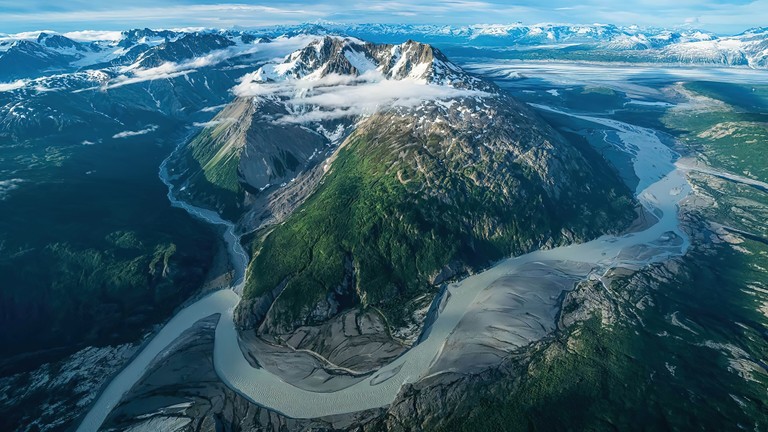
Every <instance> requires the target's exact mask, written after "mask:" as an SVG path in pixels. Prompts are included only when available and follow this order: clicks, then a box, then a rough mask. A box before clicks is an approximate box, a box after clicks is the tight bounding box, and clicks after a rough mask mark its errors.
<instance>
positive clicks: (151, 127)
mask: <svg viewBox="0 0 768 432" xmlns="http://www.w3.org/2000/svg"><path fill="white" fill-rule="evenodd" d="M157 128H158V126H157V125H149V126H147V127H146V128H145V129H141V130H137V131H125V132H120V133H116V134H114V135H112V138H114V139H120V138H129V137H134V136H139V135H146V134H148V133H152V132H154V131H156V130H157Z"/></svg>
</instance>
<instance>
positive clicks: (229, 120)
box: [192, 118, 235, 128]
mask: <svg viewBox="0 0 768 432" xmlns="http://www.w3.org/2000/svg"><path fill="white" fill-rule="evenodd" d="M234 122H235V119H233V118H226V119H218V120H211V121H207V122H194V123H192V125H193V126H195V127H201V128H210V127H214V126H218V125H220V124H222V123H234Z"/></svg>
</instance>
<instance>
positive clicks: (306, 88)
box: [233, 70, 487, 123]
mask: <svg viewBox="0 0 768 432" xmlns="http://www.w3.org/2000/svg"><path fill="white" fill-rule="evenodd" d="M257 74H258V72H257V73H254V74H250V75H247V76H246V77H244V79H243V81H242V82H241V83H240V84H239V85H238V86H237V87H235V88H234V89H233V92H234V93H235V95H237V96H240V97H275V96H277V97H281V98H283V99H286V100H287V103H288V104H289V105H290V106H292V107H294V108H295V113H294V114H292V115H286V116H282V117H280V118H278V119H276V122H277V123H310V122H316V121H322V120H332V119H337V118H342V117H350V116H360V115H363V116H364V115H371V114H374V113H376V112H377V111H380V110H384V109H389V108H395V107H406V108H412V107H416V106H418V105H419V104H421V103H422V102H426V101H434V100H446V99H456V98H462V97H484V96H487V94H486V93H484V92H481V91H477V90H466V89H458V88H454V87H450V86H446V85H436V84H429V83H426V82H424V81H422V80H414V79H402V80H394V79H385V78H384V76H383V75H382V74H381V73H380V72H379V71H375V70H373V71H369V72H367V73H365V74H363V75H361V76H359V77H355V76H350V75H336V74H330V75H328V76H325V77H323V78H319V79H314V80H301V79H299V80H297V79H289V80H285V81H278V82H269V83H260V82H253V81H251V80H252V79H253V78H254V77H256V76H257Z"/></svg>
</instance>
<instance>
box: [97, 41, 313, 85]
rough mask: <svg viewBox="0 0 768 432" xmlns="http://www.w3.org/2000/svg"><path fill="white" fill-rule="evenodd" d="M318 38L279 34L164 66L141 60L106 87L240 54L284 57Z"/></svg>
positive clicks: (172, 74)
mask: <svg viewBox="0 0 768 432" xmlns="http://www.w3.org/2000/svg"><path fill="white" fill-rule="evenodd" d="M317 38H318V37H317V36H307V35H301V36H295V37H290V38H286V37H281V38H277V39H274V40H273V41H272V42H270V43H256V44H250V45H235V46H232V47H228V48H225V49H221V50H216V51H212V52H211V53H209V54H207V55H205V56H202V57H196V58H194V59H191V60H188V61H185V62H181V63H174V62H166V63H163V64H161V65H160V66H157V67H153V68H146V69H143V68H140V67H138V64H133V65H131V66H127V67H124V68H123V69H121V70H120V73H121V75H120V76H118V77H117V78H115V79H114V80H112V81H111V82H110V83H109V84H108V85H107V86H106V89H112V88H118V87H122V86H125V85H131V84H137V83H142V82H146V81H154V80H159V79H173V78H177V77H180V76H184V75H188V74H190V73H193V72H197V69H199V68H204V67H209V66H215V65H217V64H219V63H222V62H224V61H227V60H229V59H232V58H235V57H239V56H252V59H253V61H264V60H271V59H273V58H275V57H283V56H285V55H287V54H288V53H291V52H293V51H295V50H297V49H299V48H301V47H303V46H306V45H307V44H308V43H309V42H311V41H313V40H315V39H317Z"/></svg>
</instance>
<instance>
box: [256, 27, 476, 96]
mask: <svg viewBox="0 0 768 432" xmlns="http://www.w3.org/2000/svg"><path fill="white" fill-rule="evenodd" d="M330 75H342V76H352V77H362V76H366V77H372V76H374V75H376V76H378V77H379V78H380V79H387V80H412V81H417V82H421V83H424V84H427V83H429V84H452V83H454V82H457V83H458V82H461V81H463V82H466V81H468V80H466V79H464V78H467V75H466V73H465V72H464V71H463V70H462V69H461V68H459V67H458V66H456V65H454V64H453V63H451V62H450V61H449V60H448V59H447V58H446V57H445V56H444V55H443V54H442V53H441V52H440V51H439V50H438V49H436V48H434V47H432V46H431V45H429V44H424V43H420V42H415V41H413V40H408V41H406V42H404V43H402V44H398V45H390V44H373V43H369V42H363V41H361V40H359V39H356V38H351V37H338V36H325V37H322V38H318V39H315V40H314V41H312V42H310V43H309V44H308V45H306V46H305V47H304V48H301V49H299V50H297V51H295V52H293V53H292V54H290V55H288V56H287V57H285V59H284V60H283V61H282V62H280V63H276V64H269V65H265V66H263V67H261V68H260V69H259V70H258V71H257V72H256V73H254V74H253V75H252V77H251V80H252V81H253V82H259V83H265V82H272V81H282V80H290V79H301V80H308V81H311V80H317V79H320V78H324V77H327V76H330ZM469 81H471V79H470V80H469Z"/></svg>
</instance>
